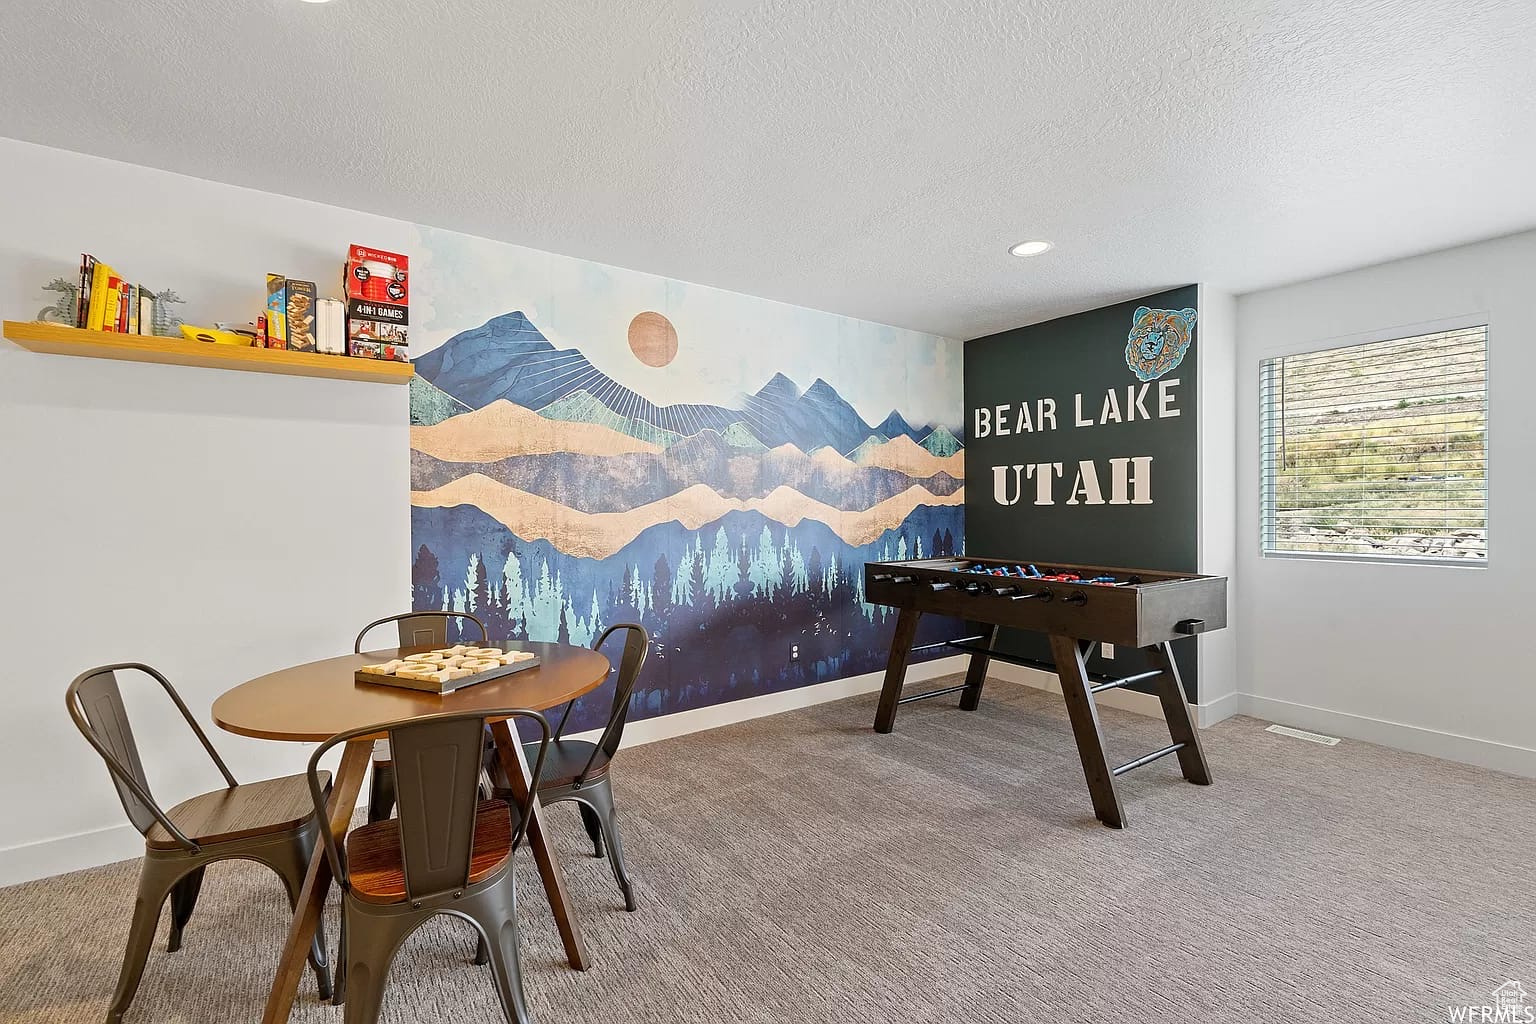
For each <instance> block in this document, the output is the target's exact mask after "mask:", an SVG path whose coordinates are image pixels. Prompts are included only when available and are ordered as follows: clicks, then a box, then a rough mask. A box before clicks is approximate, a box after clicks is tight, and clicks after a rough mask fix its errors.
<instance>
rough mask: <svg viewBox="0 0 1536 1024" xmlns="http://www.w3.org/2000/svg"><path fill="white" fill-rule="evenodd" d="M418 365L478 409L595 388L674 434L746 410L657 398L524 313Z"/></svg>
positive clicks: (721, 425)
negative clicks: (662, 402)
mask: <svg viewBox="0 0 1536 1024" xmlns="http://www.w3.org/2000/svg"><path fill="white" fill-rule="evenodd" d="M415 363H416V372H417V373H418V374H420V375H422V376H423V377H425V378H426V379H427V380H428V381H430V382H431V383H432V384H433V385H434V386H435V387H437V388H438V390H440V391H443V392H444V393H446V394H447V395H449V396H450V397H452V398H454V399H456V400H457V401H459V402H462V403H463V404H464V405H467V406H468V407H470V408H471V409H479V408H483V407H484V406H487V405H490V404H491V403H492V402H494V401H496V400H497V399H499V398H504V399H506V400H507V401H509V402H512V403H514V404H516V405H521V406H523V407H525V408H528V409H535V410H539V409H543V408H545V407H546V406H549V405H553V404H554V403H556V402H558V401H560V400H561V399H563V398H565V397H566V396H568V395H572V394H575V393H576V392H578V391H587V392H589V393H591V394H592V395H593V396H594V397H596V398H597V399H598V400H599V401H600V402H602V403H603V404H604V405H605V406H607V407H608V408H609V409H610V410H614V411H616V412H618V413H619V414H620V415H622V416H625V417H628V418H630V419H636V420H643V421H644V422H646V423H649V424H650V425H651V426H653V427H659V428H660V429H662V430H665V431H668V432H670V433H674V434H691V433H693V432H694V431H696V430H698V429H701V428H703V427H709V428H712V429H714V430H721V431H723V430H724V429H725V428H726V427H728V426H730V425H731V424H732V423H734V422H735V421H736V420H739V419H740V418H741V414H740V413H738V412H735V411H733V410H730V409H722V408H721V407H719V406H717V405H687V404H682V405H668V406H656V405H653V404H652V403H651V402H650V401H649V400H648V399H646V398H645V397H643V396H641V395H639V394H636V393H635V392H633V391H631V390H630V389H629V388H626V387H624V386H623V385H621V384H619V383H618V382H617V381H615V380H613V379H612V378H611V377H609V376H608V375H607V374H605V373H603V372H602V371H601V370H599V369H598V368H597V367H595V366H593V365H592V364H591V362H589V361H588V360H587V357H586V356H584V355H582V354H581V353H580V352H579V351H577V350H576V349H570V348H568V349H557V348H555V346H554V345H552V344H550V343H549V341H548V339H546V338H545V337H544V335H543V333H542V332H541V331H540V330H539V329H538V328H537V327H535V326H534V325H533V323H532V322H531V321H530V320H529V319H528V318H527V317H526V316H524V315H523V314H522V313H521V312H515V313H507V314H504V315H502V316H498V317H495V318H494V319H491V320H488V321H486V323H485V324H484V325H482V326H480V327H476V328H473V329H471V330H468V331H463V332H461V333H459V334H456V335H454V336H453V337H452V338H450V339H448V341H446V342H444V343H443V344H442V345H441V346H439V347H438V348H435V349H433V350H432V351H431V352H428V353H427V354H426V355H424V356H422V357H420V358H419V359H417V360H416V361H415Z"/></svg>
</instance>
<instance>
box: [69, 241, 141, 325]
mask: <svg viewBox="0 0 1536 1024" xmlns="http://www.w3.org/2000/svg"><path fill="white" fill-rule="evenodd" d="M155 309H156V299H155V293H154V292H152V291H150V290H149V289H148V288H144V287H142V286H141V285H136V284H133V283H131V282H129V281H127V280H126V279H124V278H123V277H122V275H120V274H119V273H118V272H117V271H116V270H114V269H112V267H110V266H108V265H107V264H105V263H103V262H101V261H100V260H98V259H97V258H96V257H95V256H92V255H90V254H85V255H82V256H81V257H80V291H79V292H78V293H77V295H76V300H75V326H76V327H84V328H86V329H87V330H91V331H111V332H113V333H115V334H154V333H155Z"/></svg>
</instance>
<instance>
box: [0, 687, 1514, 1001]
mask: <svg viewBox="0 0 1536 1024" xmlns="http://www.w3.org/2000/svg"><path fill="white" fill-rule="evenodd" d="M873 713H874V698H873V697H860V698H854V699H851V700H846V701H842V702H839V703H836V704H830V705H824V706H821V707H818V708H813V709H810V710H807V711H801V712H795V713H792V714H786V715H780V716H777V717H773V718H766V719H760V720H758V721H754V722H748V723H744V724H741V725H736V726H731V727H728V728H724V729H718V730H715V731H712V732H708V733H701V734H697V735H693V736H687V737H683V738H680V739H676V740H671V741H668V742H664V743H656V744H652V745H649V746H644V747H637V748H635V749H633V750H630V751H627V752H625V753H624V754H623V755H622V756H621V758H620V760H619V762H618V764H617V765H616V768H615V772H616V778H617V782H616V785H617V788H618V794H619V799H620V801H621V802H620V813H621V815H622V817H623V823H624V836H625V844H626V847H627V849H628V853H629V859H630V868H631V872H632V874H633V875H634V876H635V879H636V888H637V896H638V899H639V903H640V908H639V910H638V911H637V912H636V913H634V914H626V913H624V911H623V909H622V905H621V903H620V902H619V899H618V893H617V892H616V890H615V889H614V887H613V883H612V879H611V877H610V875H609V873H608V868H607V865H606V863H605V862H602V861H598V860H594V859H592V858H591V857H590V856H584V855H583V854H584V851H585V852H586V853H587V854H589V853H590V851H588V850H586V848H585V842H586V840H585V837H584V835H583V834H582V833H581V830H580V826H579V824H578V819H577V816H576V813H575V810H574V809H573V808H571V807H569V806H566V807H562V808H557V809H555V810H554V811H553V812H552V813H553V816H554V817H555V818H556V820H557V822H558V823H559V825H560V828H561V833H560V842H561V846H562V849H563V850H564V851H565V858H566V859H565V863H566V868H567V872H568V874H569V877H570V882H571V885H572V888H573V890H574V892H575V894H576V899H577V902H578V905H579V907H580V909H581V913H582V918H583V923H584V927H585V929H586V935H587V940H588V943H589V945H590V949H591V952H592V956H593V959H594V961H595V966H594V967H593V968H592V970H591V971H589V972H587V973H585V974H579V973H576V972H574V971H571V970H569V969H567V968H566V967H565V966H564V964H563V961H562V959H561V957H560V954H559V944H558V940H557V937H556V935H555V932H554V927H553V923H552V921H551V918H550V916H549V911H548V905H547V904H546V903H545V902H544V900H543V893H542V891H541V890H540V889H539V887H538V884H537V880H536V876H535V875H534V873H533V872H532V870H531V865H530V863H529V862H528V861H526V860H521V861H520V864H519V883H520V887H521V888H520V895H521V896H522V897H523V904H522V906H523V913H522V919H521V923H522V935H523V948H524V964H525V967H526V974H527V990H528V996H529V1001H530V1003H531V1005H532V1006H533V1008H534V1012H535V1013H536V1014H537V1015H538V1018H539V1020H541V1021H542V1022H545V1024H565V1022H576V1021H598V1022H605V1024H630V1022H640V1021H645V1022H654V1024H686V1022H737V1021H750V1022H758V1021H764V1022H766V1021H775V1022H777V1021H784V1022H824V1024H845V1022H850V1021H852V1022H880V1024H884V1022H891V1024H895V1022H902V1024H910V1022H924V1021H953V1022H965V1024H993V1022H995V1024H1005V1022H1006V1024H1014V1022H1024V1021H1250V1020H1252V1021H1304V1022H1309V1024H1310V1022H1316V1021H1332V1020H1373V1021H1374V1020H1384V1021H1394V1022H1397V1021H1443V1020H1446V1019H1447V1018H1446V1008H1447V1006H1449V1005H1452V1004H1463V1003H1469V1002H1470V1003H1476V1004H1482V1003H1485V1002H1488V1001H1489V1000H1488V997H1489V994H1490V993H1491V992H1492V990H1493V989H1494V988H1495V987H1496V986H1498V985H1500V984H1502V983H1503V982H1504V981H1506V980H1509V979H1514V980H1519V981H1523V982H1524V984H1525V987H1526V988H1527V989H1529V990H1532V991H1533V992H1536V900H1533V884H1536V883H1533V877H1532V868H1533V865H1536V844H1533V840H1536V816H1533V814H1532V811H1533V809H1536V799H1533V784H1532V782H1530V781H1529V780H1525V779H1518V778H1514V777H1510V776H1505V775H1499V774H1496V773H1492V772H1487V771H1482V770H1479V769H1475V768H1470V767H1465V766H1462V765H1458V764H1453V763H1449V762H1445V761H1438V760H1434V759H1432V758H1427V757H1420V756H1416V755H1411V754H1404V753H1399V752H1397V751H1393V750H1388V749H1384V748H1381V747H1374V746H1370V745H1368V744H1363V743H1355V742H1351V741H1345V742H1343V743H1341V744H1340V745H1338V746H1337V747H1332V748H1329V747H1322V746H1317V745H1313V744H1309V743H1305V742H1301V741H1297V740H1292V739H1287V738H1284V737H1281V736H1277V735H1274V734H1271V733H1267V732H1264V731H1263V724H1262V723H1259V722H1255V721H1253V720H1251V719H1243V718H1239V719H1233V720H1229V721H1227V722H1224V723H1222V724H1221V725H1218V726H1217V727H1215V728H1214V729H1211V730H1207V731H1206V732H1205V733H1204V734H1203V736H1204V739H1205V743H1206V746H1207V752H1208V755H1209V757H1210V760H1211V764H1212V767H1213V771H1214V772H1215V774H1216V784H1215V785H1214V786H1211V787H1195V786H1190V785H1187V784H1186V783H1184V782H1183V781H1182V780H1181V779H1180V778H1179V775H1178V770H1177V765H1176V763H1175V761H1174V759H1172V758H1168V759H1165V760H1163V761H1160V762H1158V763H1157V764H1156V765H1154V766H1151V767H1148V768H1144V769H1141V770H1140V771H1137V772H1134V773H1132V774H1131V775H1129V776H1127V777H1125V778H1123V779H1122V796H1123V799H1124V800H1125V802H1126V806H1127V813H1128V817H1129V825H1130V827H1129V828H1127V829H1126V830H1124V831H1119V832H1116V831H1111V830H1109V829H1105V828H1102V827H1100V826H1099V825H1098V824H1096V823H1095V822H1094V820H1093V817H1092V815H1091V812H1090V810H1089V805H1088V797H1087V794H1086V791H1085V790H1084V787H1083V779H1082V773H1081V770H1080V768H1079V766H1078V762H1077V757H1076V753H1075V750H1074V748H1073V744H1072V739H1071V733H1070V730H1069V729H1068V727H1067V722H1066V718H1065V716H1064V714H1063V712H1062V710H1061V705H1060V699H1059V698H1058V697H1054V696H1051V695H1048V694H1045V693H1041V692H1038V691H1034V690H1030V689H1025V688H1023V687H1018V686H1015V685H1010V684H1007V683H993V684H992V686H991V688H990V690H989V692H988V694H987V697H986V699H985V700H984V702H983V705H982V708H981V710H980V711H979V712H977V713H975V714H966V713H963V712H960V711H957V710H955V709H954V707H953V705H949V704H947V703H943V702H942V699H941V701H936V702H926V703H921V704H916V705H908V706H906V707H904V708H903V709H902V714H901V718H900V721H899V722H898V725H897V732H896V733H895V734H893V735H890V736H876V735H874V734H873V733H872V732H871V731H870V729H869V724H870V722H871V720H872V718H873ZM1104 719H1105V727H1106V730H1107V732H1108V733H1109V734H1110V737H1111V742H1112V744H1113V746H1114V748H1115V751H1114V752H1115V753H1116V754H1121V755H1124V757H1126V758H1128V757H1130V756H1132V755H1134V754H1136V753H1140V752H1142V751H1145V750H1150V749H1153V748H1154V747H1157V746H1161V745H1163V743H1165V742H1166V739H1165V737H1166V733H1163V732H1162V731H1161V730H1162V726H1161V723H1159V722H1157V721H1155V720H1153V719H1147V718H1142V717H1138V716H1135V715H1131V714H1127V713H1121V712H1115V711H1106V712H1105V713H1104ZM103 785H105V779H103ZM522 857H526V854H523V855H522ZM136 871H137V863H136V862H132V861H130V862H125V863H122V864H115V865H111V866H108V867H104V868H98V869H94V870H91V871H84V872H78V873H75V874H71V875H65V876H62V877H58V878H52V879H47V880H44V881H39V882H33V883H28V884H26V885H21V886H15V887H12V888H9V889H5V890H0V1020H3V1021H6V1022H15V1021H27V1022H39V1024H42V1022H50V1024H51V1022H74V1021H99V1020H101V1019H102V1014H103V1013H104V1010H105V1007H106V1003H107V998H108V996H109V995H110V993H111V990H112V987H113V983H114V981H115V979H116V975H117V970H118V965H119V957H120V956H121V951H122V947H123V940H124V935H125V932H126V927H127V922H128V909H129V906H130V905H131V902H132V896H133V888H134V879H135V877H136ZM286 916H287V915H286V909H285V901H284V899H283V897H282V896H281V895H280V891H279V887H278V884H277V882H276V879H275V878H273V877H271V876H268V875H266V874H265V873H264V872H263V871H262V870H261V869H259V868H255V867H247V866H244V865H237V864H232V865H224V866H221V867H216V868H213V869H210V871H209V873H208V878H207V881H206V883H205V884H204V887H203V895H202V899H201V902H200V904H199V906H198V909H197V914H196V916H195V917H194V918H193V919H192V923H191V925H190V926H189V928H188V931H187V938H186V945H185V946H184V948H183V950H182V952H180V953H177V954H174V955H167V954H166V953H165V952H164V928H165V925H164V920H163V919H162V932H161V940H160V943H159V945H158V946H157V948H156V951H155V953H154V954H153V955H152V956H151V958H150V962H149V967H148V970H147V972H146V975H145V980H144V984H143V986H142V987H141V989H140V991H139V996H138V1000H137V1002H136V1003H135V1006H134V1010H133V1012H131V1013H130V1015H129V1019H130V1020H132V1021H143V1022H155V1024H182V1022H198V1024H203V1022H217V1024H234V1022H243V1021H256V1020H257V1019H259V1016H260V1008H261V1005H262V1001H263V998H264V993H265V989H266V986H267V984H268V982H269V979H270V977H271V974H272V971H273V968H274V966H275V964H276V955H277V946H278V943H279V941H280V940H281V937H282V934H283V929H284V924H285V919H286ZM330 920H331V926H332V928H333V929H334V927H335V917H334V908H333V913H332V917H331V919H330ZM333 935H334V931H333ZM471 945H472V940H471V935H470V932H469V931H468V929H467V926H462V925H458V924H450V923H448V922H446V921H444V923H442V924H439V925H434V926H428V927H427V928H424V929H423V930H422V931H420V932H418V933H417V934H416V935H415V936H413V937H412V939H411V940H410V941H409V942H408V943H407V945H406V947H405V948H404V949H403V950H402V952H401V954H400V956H399V958H398V959H397V961H396V963H395V966H394V971H393V974H392V983H391V988H390V991H389V994H388V996H387V1000H388V1002H387V1007H386V1012H385V1017H384V1019H385V1020H387V1021H392V1022H412V1024H416V1022H434V1021H454V1022H466V1024H467V1022H483V1021H496V1020H499V1019H500V1016H499V1011H498V1009H497V1004H496V1000H495V995H494V993H493V992H492V989H491V986H490V980H489V976H488V974H487V972H486V970H485V969H482V968H476V967H474V966H473V965H472V964H471V963H470V962H469V956H470V953H471ZM294 1020H295V1021H302V1022H306V1024H309V1022H320V1021H334V1022H339V1021H340V1020H341V1011H340V1009H338V1008H332V1007H329V1006H326V1005H323V1004H320V1003H319V1002H317V1001H316V999H315V996H314V988H313V984H312V982H311V981H310V980H309V979H308V978H306V982H305V986H304V988H303V990H302V991H301V999H300V1004H299V1006H298V1007H297V1009H296V1011H295V1013H294Z"/></svg>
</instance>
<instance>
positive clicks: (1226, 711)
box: [1195, 693, 1247, 729]
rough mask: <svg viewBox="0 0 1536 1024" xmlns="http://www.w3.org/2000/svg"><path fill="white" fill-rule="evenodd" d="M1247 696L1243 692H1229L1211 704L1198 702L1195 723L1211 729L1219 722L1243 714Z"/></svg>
mask: <svg viewBox="0 0 1536 1024" xmlns="http://www.w3.org/2000/svg"><path fill="white" fill-rule="evenodd" d="M1246 696H1247V695H1246V694H1241V693H1227V694H1223V695H1222V696H1220V697H1217V698H1216V699H1215V700H1213V701H1211V702H1210V703H1209V704H1196V705H1195V724H1196V725H1198V726H1200V728H1202V729H1209V728H1210V727H1211V726H1213V725H1215V724H1216V723H1217V722H1224V721H1226V720H1227V719H1229V718H1231V717H1232V716H1233V715H1241V714H1243V713H1244V710H1243V709H1244V707H1245V706H1246V705H1245V703H1244V701H1245V699H1246Z"/></svg>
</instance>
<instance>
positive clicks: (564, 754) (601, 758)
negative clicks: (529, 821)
mask: <svg viewBox="0 0 1536 1024" xmlns="http://www.w3.org/2000/svg"><path fill="white" fill-rule="evenodd" d="M538 746H539V745H538V744H537V743H532V744H525V745H524V747H523V749H524V750H526V751H527V753H528V760H529V761H530V762H532V760H533V758H534V756H535V754H537V752H538ZM594 750H597V744H596V743H589V742H588V741H586V740H564V739H562V740H550V741H549V751H548V753H546V754H545V755H544V771H543V773H542V774H541V775H540V776H539V789H540V790H546V789H561V788H563V787H565V786H569V785H571V784H572V783H573V782H575V781H576V777H577V776H578V775H580V774H581V772H582V770H583V769H584V768H586V767H587V762H588V761H589V760H590V761H591V762H592V770H591V771H589V772H587V777H586V779H585V780H584V781H586V782H593V781H596V780H597V779H601V778H603V777H604V776H606V775H607V774H608V760H609V759H608V755H607V754H606V753H604V752H603V751H601V750H598V752H597V757H596V758H593V757H592V751H594Z"/></svg>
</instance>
